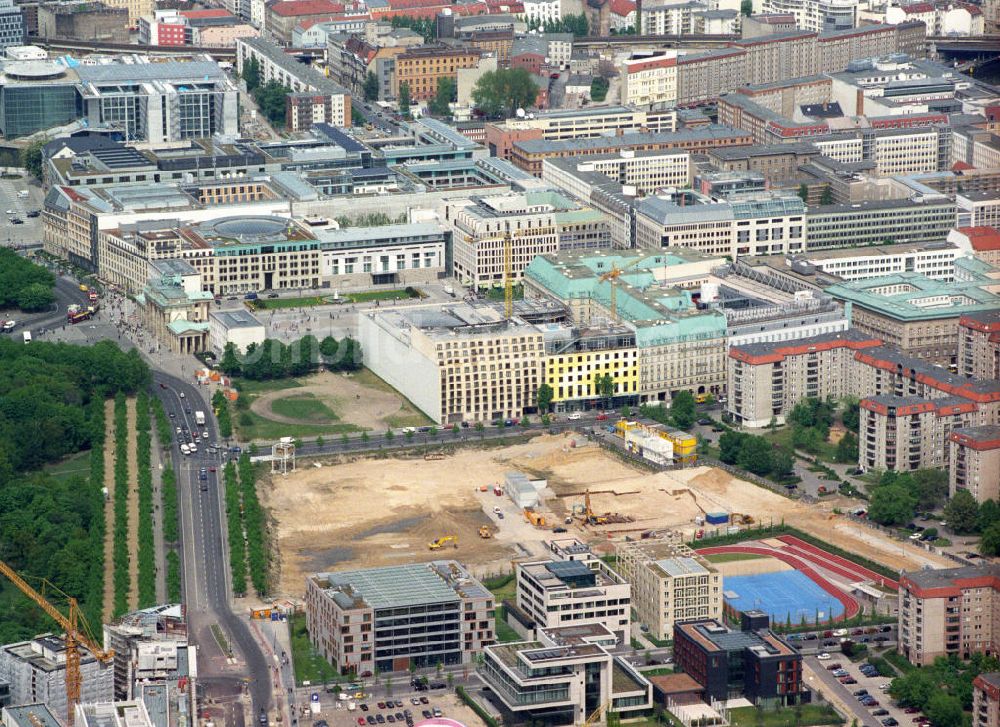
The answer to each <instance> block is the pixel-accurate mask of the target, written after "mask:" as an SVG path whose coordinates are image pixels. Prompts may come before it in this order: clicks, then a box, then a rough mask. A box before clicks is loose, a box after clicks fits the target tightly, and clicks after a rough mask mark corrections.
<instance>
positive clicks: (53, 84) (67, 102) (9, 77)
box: [0, 56, 237, 145]
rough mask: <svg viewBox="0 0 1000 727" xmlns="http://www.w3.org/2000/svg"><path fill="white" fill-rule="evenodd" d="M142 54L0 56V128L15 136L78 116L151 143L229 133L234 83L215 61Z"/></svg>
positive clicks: (231, 130) (234, 129)
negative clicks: (80, 60)
mask: <svg viewBox="0 0 1000 727" xmlns="http://www.w3.org/2000/svg"><path fill="white" fill-rule="evenodd" d="M146 60H148V59H146ZM146 60H144V59H143V58H142V57H140V56H127V57H124V58H122V59H120V60H119V61H116V62H112V63H106V64H95V65H88V64H77V65H73V66H68V65H64V64H63V63H62V62H60V61H22V62H10V63H5V64H4V65H3V70H2V75H0V126H2V128H0V131H2V132H3V134H4V136H6V137H8V138H16V137H20V136H27V135H30V134H34V133H36V132H38V131H44V130H45V129H49V128H52V127H55V126H62V125H65V124H69V123H71V122H77V121H79V120H80V119H81V118H82V119H85V120H86V121H85V123H86V124H87V125H88V126H90V127H93V128H98V129H102V128H103V129H108V130H115V131H118V132H119V133H121V134H122V135H124V136H125V137H126V138H127V139H128V140H129V141H133V142H136V141H141V142H147V143H149V144H152V145H157V144H165V143H175V142H179V141H182V140H185V139H197V138H203V137H211V136H214V135H215V134H221V135H229V136H236V134H237V118H236V96H237V92H236V86H235V85H233V83H232V81H230V80H229V79H228V78H227V77H226V75H225V73H224V72H223V71H222V70H221V69H220V68H219V65H218V64H217V63H215V62H214V61H212V60H203V59H200V58H198V59H192V60H170V61H159V62H153V63H150V62H146ZM43 99H44V101H43Z"/></svg>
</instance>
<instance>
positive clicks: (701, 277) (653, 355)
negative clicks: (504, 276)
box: [524, 248, 726, 403]
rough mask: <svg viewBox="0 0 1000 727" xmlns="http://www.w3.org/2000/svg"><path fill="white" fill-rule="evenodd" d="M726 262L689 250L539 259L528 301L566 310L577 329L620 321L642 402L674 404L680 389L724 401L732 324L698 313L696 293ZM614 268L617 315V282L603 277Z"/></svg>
mask: <svg viewBox="0 0 1000 727" xmlns="http://www.w3.org/2000/svg"><path fill="white" fill-rule="evenodd" d="M723 261H724V258H722V257H713V256H711V255H704V254H701V253H697V252H695V251H692V250H687V249H683V248H669V249H665V250H658V251H655V252H650V251H645V250H616V251H614V252H596V253H588V252H566V253H559V254H558V255H539V256H538V257H536V258H535V259H534V260H533V261H532V262H531V264H530V265H529V266H528V268H527V270H526V271H525V275H524V290H525V297H526V299H528V300H532V301H535V300H537V301H541V302H542V303H543V304H547V303H555V304H558V305H560V306H562V307H565V308H566V309H568V310H569V314H570V319H571V321H572V322H573V323H574V324H576V325H577V326H581V327H585V328H589V327H600V326H603V325H607V324H608V323H609V322H617V323H618V324H620V325H623V326H626V327H628V328H629V329H631V331H633V332H634V336H635V341H636V346H637V348H638V355H639V399H640V402H643V403H645V402H657V401H668V400H669V399H670V397H671V396H672V395H673V394H674V393H675V392H677V391H680V390H688V391H692V392H695V393H713V394H718V393H720V392H721V390H722V385H723V381H724V378H725V360H724V359H725V330H726V317H725V315H723V314H722V313H721V312H719V311H717V310H710V309H705V310H703V309H699V308H698V307H697V305H695V303H694V302H693V300H692V298H691V292H692V290H694V289H695V288H697V287H698V286H700V285H701V284H702V283H703V282H708V279H709V277H710V275H711V271H712V269H713V268H714V267H717V266H718V265H720V264H721V263H722V262H723ZM615 269H617V270H620V271H622V272H621V273H620V274H619V275H618V277H617V284H616V285H615V294H614V301H615V304H614V313H612V302H611V301H612V283H611V282H609V281H608V280H607V279H604V280H602V277H603V276H605V274H606V273H608V272H611V271H612V270H615Z"/></svg>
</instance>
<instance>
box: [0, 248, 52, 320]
mask: <svg viewBox="0 0 1000 727" xmlns="http://www.w3.org/2000/svg"><path fill="white" fill-rule="evenodd" d="M55 287H56V279H55V276H53V275H52V273H50V272H49V271H48V270H46V269H45V268H43V267H42V266H41V265H35V263H33V262H31V261H30V260H26V259H25V258H23V257H21V256H20V255H18V254H17V253H16V252H14V251H13V250H11V249H10V248H6V247H5V248H2V249H0V308H15V307H16V308H20V309H21V310H22V311H25V312H34V311H41V310H48V309H49V307H51V305H52V304H53V303H54V302H55V299H56V297H55V294H54V293H53V292H52V290H53V289H54V288H55Z"/></svg>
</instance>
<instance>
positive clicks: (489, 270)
mask: <svg viewBox="0 0 1000 727" xmlns="http://www.w3.org/2000/svg"><path fill="white" fill-rule="evenodd" d="M443 216H444V219H445V221H447V222H448V223H449V224H450V225H451V226H452V230H453V232H452V254H453V257H454V269H455V275H456V276H457V277H458V278H459V279H461V280H462V281H463V282H464V283H466V284H468V285H471V286H472V287H474V288H492V287H496V286H502V285H503V284H504V281H505V280H506V275H507V265H508V261H507V260H506V258H505V256H506V242H505V241H506V239H507V237H508V236H509V238H510V253H511V257H510V260H509V265H510V274H511V279H512V280H513V281H514V282H515V283H516V282H518V281H520V279H521V277H522V275H523V273H524V269H525V268H526V267H527V266H528V264H529V263H530V262H531V261H532V260H533V259H534V258H535V256H537V255H544V254H546V253H552V252H556V251H558V250H573V249H576V250H599V249H603V248H609V247H611V230H610V228H609V227H608V223H607V221H606V220H605V219H604V217H603V215H601V214H600V213H599V212H597V211H596V210H593V209H590V208H588V207H582V206H580V205H579V204H577V203H575V202H573V201H572V200H570V199H569V198H568V197H565V196H563V195H562V194H560V193H558V192H553V191H542V192H526V193H524V194H510V195H503V196H491V197H471V198H466V199H457V200H449V201H448V202H446V203H445V205H444V215H443Z"/></svg>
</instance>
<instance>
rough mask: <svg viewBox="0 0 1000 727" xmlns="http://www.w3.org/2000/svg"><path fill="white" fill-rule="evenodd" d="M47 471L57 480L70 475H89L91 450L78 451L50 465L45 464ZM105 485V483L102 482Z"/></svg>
mask: <svg viewBox="0 0 1000 727" xmlns="http://www.w3.org/2000/svg"><path fill="white" fill-rule="evenodd" d="M45 473H46V474H48V475H51V476H52V477H54V478H56V479H57V480H65V479H67V478H69V477H74V476H79V477H87V476H88V475H89V474H90V450H84V451H82V452H76V453H74V454H71V455H69V456H68V457H64V458H63V459H61V460H59V461H58V462H55V463H53V464H50V465H46V466H45ZM101 486H102V487H103V483H102V484H101Z"/></svg>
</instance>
